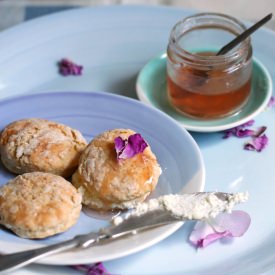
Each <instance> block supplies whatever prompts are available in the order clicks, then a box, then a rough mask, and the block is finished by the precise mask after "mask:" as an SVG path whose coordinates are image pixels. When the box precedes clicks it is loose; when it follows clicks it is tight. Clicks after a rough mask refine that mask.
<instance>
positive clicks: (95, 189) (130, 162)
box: [72, 129, 161, 210]
mask: <svg viewBox="0 0 275 275" xmlns="http://www.w3.org/2000/svg"><path fill="white" fill-rule="evenodd" d="M160 174H161V168H160V166H159V164H158V161H157V158H156V156H155V155H154V153H153V152H152V150H151V148H150V146H149V144H148V143H147V142H146V141H145V140H144V139H143V138H142V137H141V135H140V134H138V133H135V132H134V131H132V130H130V129H114V130H109V131H106V132H104V133H102V134H100V135H99V136H97V137H95V138H94V139H93V140H92V141H91V143H90V144H89V145H88V146H87V148H86V149H85V150H84V152H83V153H82V155H81V158H80V162H79V166H78V169H77V170H76V172H75V173H74V175H73V177H72V183H73V185H74V186H75V187H76V188H77V189H78V190H79V191H80V192H81V193H82V196H83V200H82V201H83V204H84V205H86V206H87V207H89V208H93V209H100V210H112V209H116V208H118V209H125V208H129V207H131V205H132V204H133V203H136V202H141V201H144V200H145V198H146V197H147V196H148V195H149V194H150V193H151V192H152V191H153V190H154V189H155V187H156V185H157V182H158V179H159V176H160Z"/></svg>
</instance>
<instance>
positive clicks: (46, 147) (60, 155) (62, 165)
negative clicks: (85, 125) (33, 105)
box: [0, 118, 87, 177]
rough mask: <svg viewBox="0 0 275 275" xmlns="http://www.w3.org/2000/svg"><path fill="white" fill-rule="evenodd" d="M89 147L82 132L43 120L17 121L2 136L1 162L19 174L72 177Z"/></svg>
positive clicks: (0, 142)
mask: <svg viewBox="0 0 275 275" xmlns="http://www.w3.org/2000/svg"><path fill="white" fill-rule="evenodd" d="M86 146H87V143H86V140H85V139H84V137H83V136H82V135H81V133H80V132H79V131H77V130H74V129H71V128H70V127H68V126H65V125H63V124H60V123H56V122H52V121H48V120H44V119H39V118H32V119H23V120H18V121H15V122H13V123H11V124H9V125H8V126H7V127H6V128H5V129H4V130H3V131H2V133H1V136H0V154H1V160H2V162H3V164H4V165H5V167H6V168H7V169H8V170H10V171H11V172H13V173H15V174H23V173H27V172H35V171H40V172H48V173H53V174H56V175H60V176H63V177H69V176H71V175H72V173H73V172H74V171H75V169H76V167H77V164H78V160H79V157H80V154H81V153H82V151H83V150H84V148H85V147H86Z"/></svg>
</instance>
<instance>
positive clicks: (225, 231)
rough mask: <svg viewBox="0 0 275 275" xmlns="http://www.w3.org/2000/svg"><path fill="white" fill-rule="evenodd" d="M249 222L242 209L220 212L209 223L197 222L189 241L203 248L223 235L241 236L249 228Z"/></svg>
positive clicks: (248, 217)
mask: <svg viewBox="0 0 275 275" xmlns="http://www.w3.org/2000/svg"><path fill="white" fill-rule="evenodd" d="M250 222H251V219H250V216H249V215H248V214H247V213H246V212H244V211H240V210H235V211H232V213H221V214H219V215H218V216H217V217H216V218H215V219H212V220H211V221H209V223H208V222H203V221H199V222H197V223H196V225H195V227H194V229H193V231H192V232H191V234H190V236H189V241H190V242H191V243H192V244H193V245H195V246H196V247H197V248H204V247H206V246H207V245H209V244H211V243H213V242H214V241H216V240H218V239H221V238H224V237H241V236H242V235H243V234H244V233H245V232H246V231H247V229H248V228H249V225H250Z"/></svg>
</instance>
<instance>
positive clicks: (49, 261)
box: [0, 91, 206, 265]
mask: <svg viewBox="0 0 275 275" xmlns="http://www.w3.org/2000/svg"><path fill="white" fill-rule="evenodd" d="M79 95H81V96H88V97H101V98H102V97H103V98H106V97H107V98H111V100H119V101H123V102H125V101H126V102H129V103H130V104H135V105H139V106H141V105H142V106H143V108H146V109H148V110H150V112H153V113H157V114H158V115H160V116H162V117H165V119H168V120H169V121H170V123H172V124H173V125H175V126H176V127H177V128H178V129H179V130H180V131H181V132H182V133H183V134H184V135H185V136H186V138H188V139H189V141H190V142H191V143H192V145H193V150H194V152H195V153H196V156H197V160H198V163H199V165H200V172H201V174H200V181H201V183H200V186H199V190H198V191H203V190H204V188H205V179H206V175H205V162H204V159H203V155H202V152H201V150H200V148H199V146H198V144H197V142H196V141H195V139H194V138H193V137H192V135H191V134H190V133H189V132H188V131H186V130H185V129H183V128H181V127H179V125H178V124H177V122H176V121H175V120H174V119H172V118H171V117H170V116H168V115H167V114H165V113H164V112H161V111H160V110H158V109H156V108H154V107H152V106H149V105H147V104H144V103H142V102H141V101H138V100H136V99H133V98H129V97H125V96H122V95H117V94H112V93H108V92H102V91H92V92H87V91H60V92H59V91H54V92H43V93H28V94H23V95H13V96H11V97H8V98H3V99H0V107H1V106H2V105H5V104H9V103H12V102H13V101H14V100H27V99H28V98H33V97H35V98H40V97H45V96H46V97H51V98H54V97H55V96H79ZM183 224H184V222H176V223H173V224H171V225H165V226H163V227H166V229H165V231H164V232H162V233H161V236H160V237H159V236H158V237H156V238H154V239H153V240H151V241H147V242H144V243H143V244H142V245H139V246H134V247H133V248H131V249H128V250H127V249H126V250H122V251H120V252H119V253H118V252H115V255H114V256H112V255H109V256H107V257H100V258H96V257H93V255H92V259H91V258H90V259H86V258H85V259H82V258H80V259H78V258H77V257H73V258H70V257H72V256H68V257H67V258H66V257H65V259H64V256H63V254H59V255H61V256H60V258H58V255H57V254H56V255H54V256H50V257H46V258H43V259H40V260H38V261H37V263H40V264H46V265H75V264H87V263H91V261H92V262H98V261H108V260H115V259H118V258H121V257H124V256H128V255H131V254H133V253H136V252H139V251H142V250H144V249H146V248H148V247H151V246H152V245H155V244H157V243H158V242H160V241H162V240H164V239H166V238H167V237H168V236H170V235H171V234H173V233H174V232H176V231H177V230H178V229H179V228H180V227H181V226H182V225H183ZM152 230H154V229H152ZM130 238H131V236H130ZM1 242H3V241H2V240H1V239H0V243H1ZM46 245H47V244H41V243H40V244H35V245H34V246H33V248H38V247H45V246H46ZM26 246H27V245H25V244H20V249H18V251H21V250H26ZM21 247H22V248H23V249H21ZM89 249H93V247H90V248H87V254H88V255H89ZM7 253H10V252H7ZM68 253H70V254H71V255H77V252H74V251H72V252H68ZM87 258H88V257H87Z"/></svg>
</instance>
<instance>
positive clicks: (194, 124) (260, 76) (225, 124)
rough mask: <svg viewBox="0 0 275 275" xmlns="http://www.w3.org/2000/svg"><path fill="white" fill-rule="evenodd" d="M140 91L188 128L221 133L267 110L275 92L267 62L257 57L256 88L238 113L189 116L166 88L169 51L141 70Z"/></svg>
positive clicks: (255, 61)
mask: <svg viewBox="0 0 275 275" xmlns="http://www.w3.org/2000/svg"><path fill="white" fill-rule="evenodd" d="M136 90H137V94H138V97H139V99H140V100H141V101H143V102H145V103H148V104H150V105H152V106H154V107H156V108H158V109H160V110H161V111H163V112H165V113H166V114H168V115H169V116H171V117H173V118H174V119H175V120H177V121H178V122H179V123H180V124H181V125H182V126H183V127H184V128H186V129H187V130H190V131H195V132H217V131H222V130H226V129H230V128H233V127H235V126H237V125H240V124H242V123H245V122H247V121H248V120H250V119H252V118H254V117H255V116H257V115H258V114H259V113H260V112H261V111H263V110H264V109H265V107H266V105H267V104H268V102H269V100H270V97H271V94H272V80H271V77H270V75H269V73H268V71H267V69H266V68H265V67H264V66H263V64H262V63H261V62H259V61H258V60H257V59H254V60H253V77H252V89H251V95H250V97H249V101H248V103H247V104H246V105H245V106H244V108H243V109H242V111H241V112H239V113H238V114H237V115H234V116H230V117H226V118H221V119H213V120H196V119H193V118H189V117H186V116H184V115H182V114H180V113H179V112H177V111H176V110H175V109H174V108H173V107H172V106H171V105H170V103H169V101H168V98H167V90H166V54H162V55H160V56H158V57H156V58H154V59H152V60H150V61H149V62H148V63H147V64H146V65H145V67H144V68H143V69H142V70H141V71H140V73H139V76H138V79H137V83H136Z"/></svg>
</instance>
